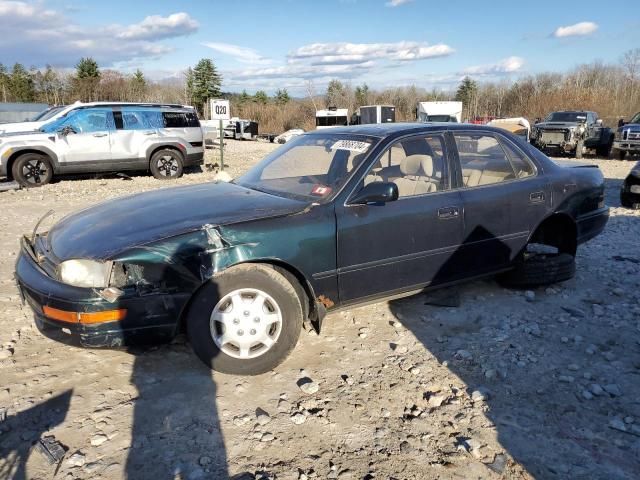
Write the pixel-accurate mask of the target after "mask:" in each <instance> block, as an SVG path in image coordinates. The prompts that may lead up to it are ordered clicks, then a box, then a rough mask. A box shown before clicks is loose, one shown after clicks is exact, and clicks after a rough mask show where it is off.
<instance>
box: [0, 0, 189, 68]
mask: <svg viewBox="0 0 640 480" xmlns="http://www.w3.org/2000/svg"><path fill="white" fill-rule="evenodd" d="M0 25H2V35H1V36H0V58H2V60H3V62H5V63H9V64H11V63H13V62H22V63H25V64H26V65H27V66H31V65H34V66H37V67H41V66H44V65H46V64H51V65H53V66H56V67H72V66H74V65H75V64H76V63H77V62H78V60H79V59H80V58H81V57H86V56H90V57H93V58H95V59H96V60H97V61H98V63H99V64H100V65H101V66H103V67H109V66H112V65H114V64H117V63H119V62H128V61H131V60H136V59H141V58H157V57H160V56H162V55H164V54H166V53H168V52H171V51H172V50H173V49H172V48H171V47H170V46H167V45H164V44H162V43H158V42H157V40H159V39H167V38H175V37H179V36H182V35H186V34H189V33H191V32H193V31H194V29H197V23H195V21H194V20H192V19H191V18H190V17H189V16H188V15H186V14H184V13H177V14H173V15H169V16H168V17H161V16H158V15H152V16H149V17H146V18H145V19H143V20H142V21H141V22H139V23H135V24H131V25H124V26H121V25H103V26H97V27H91V28H87V27H83V26H81V25H78V24H75V23H73V21H71V20H70V19H69V18H67V17H66V16H65V15H63V14H62V13H60V12H59V11H56V10H52V9H48V8H45V7H44V4H43V3H41V2H38V3H27V2H22V1H2V0H0Z"/></svg>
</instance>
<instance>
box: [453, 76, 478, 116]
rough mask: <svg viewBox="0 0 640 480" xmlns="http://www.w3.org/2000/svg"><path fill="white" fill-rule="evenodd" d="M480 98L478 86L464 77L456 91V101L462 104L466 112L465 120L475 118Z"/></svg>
mask: <svg viewBox="0 0 640 480" xmlns="http://www.w3.org/2000/svg"><path fill="white" fill-rule="evenodd" d="M477 98H478V85H477V84H476V82H474V81H473V80H472V79H471V78H469V77H464V78H463V79H462V82H461V83H460V85H459V86H458V90H456V97H455V99H456V100H457V101H458V102H462V108H463V109H464V111H465V112H466V115H465V118H470V117H472V116H473V114H474V112H475V110H476V108H475V107H476V100H477Z"/></svg>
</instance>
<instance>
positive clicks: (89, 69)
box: [73, 57, 100, 102]
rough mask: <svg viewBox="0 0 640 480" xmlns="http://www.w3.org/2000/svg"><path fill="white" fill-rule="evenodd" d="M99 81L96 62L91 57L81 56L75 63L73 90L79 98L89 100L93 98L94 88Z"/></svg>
mask: <svg viewBox="0 0 640 480" xmlns="http://www.w3.org/2000/svg"><path fill="white" fill-rule="evenodd" d="M99 83H100V68H99V67H98V62H96V61H95V60H94V59H93V58H91V57H83V58H81V59H80V61H79V62H78V64H77V65H76V75H75V77H74V78H73V92H74V94H75V95H76V96H77V97H78V99H79V100H82V101H84V102H90V101H92V100H95V97H96V90H97V88H98V84H99Z"/></svg>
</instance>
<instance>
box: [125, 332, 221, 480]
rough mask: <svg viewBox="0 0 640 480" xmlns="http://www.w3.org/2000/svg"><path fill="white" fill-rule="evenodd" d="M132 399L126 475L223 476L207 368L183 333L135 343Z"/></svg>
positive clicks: (157, 479)
mask: <svg viewBox="0 0 640 480" xmlns="http://www.w3.org/2000/svg"><path fill="white" fill-rule="evenodd" d="M129 352H130V353H132V354H134V355H135V360H134V364H133V371H132V375H131V383H132V384H133V385H135V387H136V388H137V390H138V397H137V398H136V399H135V401H134V406H133V408H134V412H133V424H132V426H131V446H130V448H129V451H128V456H127V462H126V469H125V471H126V478H129V479H132V480H133V479H135V480H138V479H140V480H147V479H149V480H163V479H171V480H173V479H174V478H185V479H187V478H189V479H191V478H193V479H200V478H202V479H204V478H216V479H218V478H219V479H226V478H228V473H227V460H226V450H225V445H224V439H223V436H222V433H221V430H220V421H219V417H218V411H217V406H216V385H215V383H214V381H213V378H212V374H211V370H209V369H208V368H207V367H205V366H204V365H203V364H202V363H201V362H200V361H199V360H198V358H197V357H196V356H195V355H194V354H193V352H192V351H191V348H190V347H189V346H188V344H186V342H185V341H184V339H183V338H182V337H178V338H177V339H176V341H174V342H173V343H172V344H170V345H162V346H156V347H146V348H145V347H134V348H130V349H129Z"/></svg>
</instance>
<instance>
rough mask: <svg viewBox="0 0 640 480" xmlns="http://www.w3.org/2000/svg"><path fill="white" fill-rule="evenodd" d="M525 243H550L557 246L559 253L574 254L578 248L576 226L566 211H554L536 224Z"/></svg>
mask: <svg viewBox="0 0 640 480" xmlns="http://www.w3.org/2000/svg"><path fill="white" fill-rule="evenodd" d="M527 243H543V244H545V245H551V246H553V247H556V248H558V251H559V252H560V253H569V254H571V255H574V256H575V254H576V251H577V249H578V226H577V224H576V222H575V220H574V219H573V218H572V217H571V216H570V215H568V214H567V213H563V212H555V213H552V214H551V215H549V216H548V217H546V218H545V219H544V220H542V221H541V222H540V223H539V224H538V226H537V227H536V228H535V229H534V230H533V233H532V234H531V235H530V236H529V241H528V242H527Z"/></svg>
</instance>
